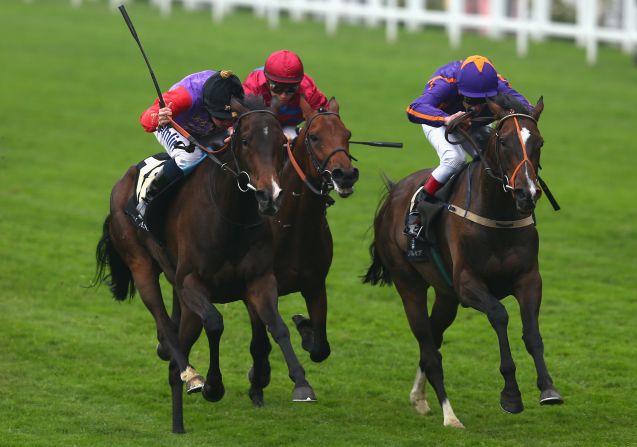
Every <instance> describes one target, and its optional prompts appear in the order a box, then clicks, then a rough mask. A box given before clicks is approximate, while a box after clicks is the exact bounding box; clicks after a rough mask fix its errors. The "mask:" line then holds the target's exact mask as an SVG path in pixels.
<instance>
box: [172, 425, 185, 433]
mask: <svg viewBox="0 0 637 447" xmlns="http://www.w3.org/2000/svg"><path fill="white" fill-rule="evenodd" d="M173 433H175V434H176V435H183V434H184V433H186V429H185V428H184V427H173Z"/></svg>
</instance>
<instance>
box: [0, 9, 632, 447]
mask: <svg viewBox="0 0 637 447" xmlns="http://www.w3.org/2000/svg"><path fill="white" fill-rule="evenodd" d="M69 3H70V2H68V1H62V0H60V1H57V2H53V1H37V0H33V1H32V2H30V3H27V2H23V1H18V0H7V1H4V2H3V3H2V8H1V12H0V42H2V43H1V44H0V57H1V58H2V69H0V85H1V86H2V90H3V95H2V100H1V102H0V104H2V114H1V119H0V445H2V446H5V445H6V446H31V445H33V446H58V445H59V446H62V445H63V446H65V447H68V446H96V445H99V446H104V445H117V446H126V445H128V446H144V445H148V446H156V445H177V446H179V445H188V446H193V445H202V444H212V443H214V444H215V445H224V446H230V445H232V446H234V445H240V446H243V445H254V446H266V445H267V446H269V445H271V446H279V445H325V446H333V445H347V446H352V445H357V446H358V445H360V446H368V445H387V446H394V445H395V446H411V445H413V446H416V445H418V446H420V445H428V446H436V445H471V446H473V445H489V446H499V445H508V446H523V445H534V446H536V445H540V446H549V445H574V446H575V445H577V446H580V445H595V446H597V445H635V444H636V443H637V436H636V435H635V430H634V428H633V427H634V425H633V424H634V415H635V410H636V405H635V397H634V396H635V394H636V392H637V383H636V377H637V364H636V362H635V358H636V354H637V349H635V344H634V340H635V336H636V335H637V334H636V332H637V330H636V329H635V328H636V327H637V295H636V293H635V288H634V281H635V280H634V278H635V276H636V274H637V269H636V263H635V259H634V256H635V254H636V253H637V231H636V228H637V226H636V225H635V221H636V220H637V211H636V208H635V206H634V199H633V196H634V191H635V177H634V170H635V165H636V164H635V161H634V129H635V122H636V119H637V113H636V112H635V104H637V89H636V88H635V85H637V70H636V68H635V67H634V66H633V64H632V61H631V59H630V58H629V57H627V56H626V55H623V54H621V53H620V52H619V51H618V50H616V49H613V48H602V49H601V50H600V54H599V63H598V64H597V65H596V66H594V67H589V66H587V65H586V63H585V56H584V51H583V49H581V48H577V47H575V46H574V45H573V44H572V43H570V42H559V41H553V42H544V43H537V44H533V45H531V48H530V54H529V56H528V57H527V58H525V59H518V58H516V57H515V56H514V54H515V42H514V41H513V40H510V39H504V40H501V41H490V40H486V39H484V38H482V37H479V36H466V37H465V38H464V40H463V44H462V47H461V48H460V49H458V50H450V49H449V47H448V44H447V39H446V36H445V34H444V33H443V32H442V31H440V30H436V29H428V30H425V31H423V32H421V33H413V34H412V33H406V32H403V33H401V35H400V37H399V41H398V43H396V44H389V43H387V42H385V40H384V32H383V31H382V30H381V29H368V28H359V27H355V26H348V25H343V26H341V27H340V28H339V31H338V33H337V35H336V36H335V37H328V36H326V35H325V33H324V29H323V25H321V24H320V23H318V22H304V23H294V22H290V21H287V20H284V21H283V22H282V26H281V28H279V29H278V30H274V31H272V30H269V29H268V27H267V24H266V23H265V22H264V21H262V20H259V19H255V18H253V16H252V15H251V14H249V13H238V14H234V15H231V16H228V17H227V19H226V20H225V21H224V23H223V24H213V23H212V22H211V20H210V12H209V11H198V12H186V11H183V10H182V9H181V8H179V7H178V8H175V10H174V12H173V14H172V15H171V16H170V17H167V18H164V17H161V16H160V15H159V12H158V10H157V9H155V8H151V7H149V6H148V5H147V4H146V3H142V2H131V4H130V5H129V6H128V9H129V12H130V14H131V16H132V18H133V20H134V23H135V25H136V27H137V31H138V33H139V34H140V37H141V39H142V42H143V44H144V46H145V49H146V51H147V53H148V55H149V57H150V60H151V62H152V64H153V68H154V69H155V72H156V74H157V77H158V80H159V82H160V85H161V86H162V87H163V88H164V89H167V88H168V87H169V86H170V85H171V84H172V83H173V82H175V81H177V80H178V79H180V78H181V77H182V76H184V75H185V74H187V73H190V72H194V71H198V70H202V69H206V68H217V69H219V68H231V69H233V70H235V71H236V72H237V73H238V74H239V76H240V77H242V78H243V77H245V76H246V75H247V73H248V72H249V71H250V70H251V69H252V68H254V67H256V66H259V65H261V64H262V63H263V61H264V59H265V57H266V56H267V54H268V53H269V52H271V51H273V50H275V49H279V48H285V47H289V48H291V49H293V50H296V51H298V52H299V53H300V54H301V55H302V57H303V61H304V64H305V66H306V69H307V71H308V72H309V73H310V74H311V75H312V76H313V77H314V78H315V80H316V81H317V82H318V84H319V86H320V87H321V88H322V89H323V90H324V91H325V92H326V93H327V94H328V95H334V96H336V97H337V98H338V100H339V102H340V104H341V114H342V116H343V120H344V121H345V122H346V124H347V125H348V127H349V128H350V129H351V130H352V132H353V134H354V137H355V138H356V139H383V140H397V141H403V142H404V143H405V149H404V150H402V151H400V152H399V151H395V150H389V149H387V150H381V149H372V148H364V147H355V148H354V147H353V148H352V149H353V153H354V155H355V156H356V157H357V158H358V159H359V160H360V161H359V163H358V167H359V168H360V170H361V173H362V178H361V180H360V182H359V184H358V186H357V191H356V194H354V195H353V196H352V197H351V198H349V199H347V200H338V201H337V204H336V206H334V207H333V208H331V209H330V210H329V218H330V225H331V228H332V231H333V233H334V238H335V257H334V263H333V267H332V271H331V273H330V276H329V280H328V293H329V299H330V314H329V328H328V330H329V336H330V340H331V343H332V348H333V354H332V356H331V357H330V358H329V359H328V360H327V361H326V362H324V363H323V364H312V363H311V362H310V360H309V357H308V356H307V354H306V353H305V352H302V351H300V347H299V349H298V353H299V355H300V358H301V360H302V362H303V364H304V366H305V368H306V371H307V374H308V379H309V380H310V382H311V383H312V385H313V386H314V388H315V390H316V392H317V395H318V398H319V402H318V403H316V404H313V405H293V404H292V403H291V402H290V396H291V389H292V384H291V382H290V381H289V379H288V378H287V371H286V368H285V366H284V363H283V360H282V356H281V354H280V352H279V351H278V349H276V348H275V349H274V351H273V354H272V367H273V373H272V382H271V385H270V386H269V387H268V388H267V389H266V407H265V408H263V409H260V410H255V409H253V408H252V407H251V404H250V401H249V399H248V398H247V396H246V391H247V380H246V372H247V370H248V368H249V366H250V356H249V351H248V344H249V324H248V318H247V315H246V313H245V310H244V308H243V305H242V304H239V303H235V304H230V305H225V306H220V310H221V312H222V313H223V314H224V318H225V323H226V331H225V333H224V336H223V339H222V346H221V366H222V371H223V373H224V379H225V383H226V389H227V393H226V396H225V398H224V399H223V401H221V402H219V403H217V404H210V403H208V402H205V401H204V400H203V399H202V398H201V397H200V396H188V397H186V398H185V421H186V429H187V430H188V434H186V435H185V436H176V435H172V434H171V433H170V405H169V400H170V397H169V389H168V386H167V368H166V364H165V363H163V362H161V361H159V360H158V359H157V357H156V356H155V354H154V348H155V344H156V340H155V329H154V324H153V321H152V318H151V317H150V314H149V313H148V312H147V311H146V309H145V308H144V306H143V305H142V303H141V302H140V300H139V298H138V297H137V298H135V299H134V300H133V301H132V302H130V303H122V304H116V303H114V302H113V301H112V300H111V298H110V295H109V293H108V290H107V289H106V288H100V289H97V290H95V289H86V288H83V287H82V286H83V285H86V284H88V283H89V282H90V280H91V278H92V274H93V271H94V259H93V254H94V249H95V245H96V243H97V240H98V238H99V236H100V231H101V224H102V222H103V219H104V217H105V215H106V213H107V210H108V198H109V194H110V189H111V187H112V185H113V184H114V183H115V181H116V180H117V179H118V178H119V176H121V175H122V174H123V173H124V171H125V169H126V168H127V167H128V166H129V165H131V164H133V163H135V162H137V161H138V160H140V159H142V158H143V157H144V156H146V155H147V154H149V153H153V152H156V151H158V150H159V147H158V146H157V144H156V143H155V141H154V139H153V137H152V136H150V135H148V134H145V133H144V132H143V131H142V130H141V127H140V126H139V124H138V122H137V120H138V116H139V114H140V113H141V111H142V110H143V109H144V108H145V107H146V106H147V105H148V104H149V103H150V102H151V101H152V100H153V98H154V90H153V87H152V83H151V81H150V78H149V76H148V74H147V72H146V68H145V66H144V63H143V60H142V59H141V56H140V54H139V50H138V49H137V47H136V45H135V43H134V41H133V40H132V38H131V36H130V34H129V32H128V30H127V29H126V26H125V25H124V23H123V21H122V19H121V17H120V16H119V14H118V13H117V12H116V11H113V10H110V9H108V7H107V6H106V2H92V1H85V2H84V5H83V6H82V7H81V8H77V9H74V8H71V7H70V6H69ZM478 52H479V53H485V54H487V55H489V56H490V57H491V58H492V59H493V60H494V62H495V63H496V66H497V67H498V68H499V70H500V71H501V72H502V73H503V74H504V75H506V76H507V77H508V78H509V79H510V80H511V82H512V83H513V85H514V87H516V88H517V89H518V90H520V91H521V92H523V93H524V94H526V95H527V96H528V97H529V98H530V99H531V100H533V101H534V100H536V99H537V98H538V97H539V96H540V95H544V99H545V104H546V107H545V112H544V114H543V116H542V120H541V122H540V124H541V126H540V127H541V130H542V133H543V136H544V138H545V140H546V145H545V149H543V151H544V152H543V158H542V164H543V167H544V170H543V177H544V178H545V180H546V181H547V182H548V183H549V185H550V187H551V189H552V190H553V192H554V193H555V195H556V196H557V199H558V200H559V201H560V204H561V205H562V207H563V210H562V211H560V212H559V213H554V212H553V211H552V210H551V209H550V206H549V204H548V202H547V201H543V202H542V203H541V204H540V206H539V209H538V212H537V215H538V219H539V226H538V227H539V231H540V235H541V241H542V242H541V259H540V261H541V271H542V274H543V278H544V303H543V306H542V312H541V325H542V333H543V338H544V342H545V347H546V360H547V363H548V366H549V369H550V371H551V374H552V375H553V378H554V379H555V382H556V385H557V387H558V389H559V390H560V391H561V393H562V394H563V395H564V397H565V399H566V403H565V405H563V406H560V407H549V408H545V407H540V406H539V405H538V404H537V399H538V391H537V390H536V388H535V385H534V383H535V372H534V367H533V364H532V361H531V359H530V357H529V356H528V355H527V354H526V352H525V350H524V347H523V344H522V341H521V339H520V338H521V337H520V335H521V324H520V321H519V316H518V315H519V313H518V308H517V304H516V303H515V302H514V300H513V299H510V298H509V299H507V300H505V304H506V307H507V309H508V310H509V313H510V315H511V320H510V325H509V334H510V338H511V343H512V350H513V355H514V358H515V360H516V362H517V367H518V381H519V383H520V387H521V390H522V393H523V397H524V399H525V404H526V410H525V411H524V412H523V413H522V414H520V415H516V416H512V415H507V414H504V413H503V412H502V411H501V410H500V409H499V404H498V397H499V391H500V388H501V387H502V378H501V376H500V374H499V372H498V361H499V356H498V352H497V343H496V337H495V334H494V333H493V331H492V330H491V328H490V326H489V324H488V322H487V320H486V318H485V317H484V316H483V315H481V314H479V313H478V312H476V311H474V310H471V309H461V310H460V312H459V315H458V318H457V321H456V322H455V324H454V325H453V326H452V327H451V328H450V329H449V330H448V331H447V333H446V338H445V344H444V346H443V350H442V352H443V355H444V356H445V372H446V383H447V390H448V393H449V396H450V399H451V402H452V404H453V405H454V409H455V411H456V414H457V415H458V417H459V418H460V419H461V420H462V421H463V423H464V424H465V425H466V427H467V429H466V430H464V431H458V430H453V429H446V428H444V427H442V414H441V411H440V409H439V408H438V406H437V404H436V402H435V398H434V396H433V395H432V394H431V393H430V403H431V404H432V407H433V408H434V414H433V416H430V417H422V416H420V415H418V414H417V413H416V412H415V411H414V410H412V409H411V407H410V405H409V401H408V395H409V390H410V387H411V384H412V380H413V375H414V372H415V369H416V365H417V363H418V358H417V348H416V342H415V339H414V338H413V337H412V335H411V333H410V332H409V329H408V326H407V321H406V318H405V316H404V312H403V310H402V305H401V303H400V300H399V298H398V295H397V294H396V292H395V291H394V290H393V289H391V288H372V287H368V286H363V285H361V284H360V283H359V279H358V276H359V275H360V274H362V273H363V272H364V271H365V269H366V267H367V265H368V262H369V260H368V257H367V246H368V244H369V241H370V237H371V233H370V232H369V226H370V224H371V221H372V216H373V213H374V210H375V208H376V204H377V202H378V199H379V197H380V194H381V192H382V182H381V173H383V172H384V173H386V174H388V175H389V176H390V177H391V178H393V179H397V178H400V177H402V176H404V175H406V174H408V173H409V172H411V171H413V170H414V169H416V168H417V167H421V166H422V167H424V166H431V165H433V164H434V163H435V162H436V158H435V154H434V152H433V150H431V148H429V147H428V145H427V143H426V142H425V140H424V138H423V136H422V132H421V130H420V129H419V128H418V126H414V125H412V124H410V123H409V122H407V120H406V119H405V116H404V112H403V111H404V108H405V107H406V105H407V104H409V103H410V102H411V100H412V99H413V98H415V97H416V96H418V94H419V92H420V91H421V90H422V88H423V85H424V82H425V81H426V79H427V77H428V76H429V75H430V74H431V73H432V72H433V71H434V70H435V69H436V68H437V67H438V66H439V65H441V64H443V63H445V62H447V61H449V60H451V59H452V58H456V57H462V56H463V55H466V54H470V53H478ZM166 291H168V288H166ZM280 308H281V312H282V314H283V315H284V318H285V319H286V321H288V322H289V317H290V316H291V315H292V314H293V313H296V312H299V311H302V310H304V309H303V308H304V305H303V303H302V300H301V299H300V298H299V297H298V296H290V297H287V298H285V299H283V300H282V301H281V304H280ZM293 343H294V346H295V347H297V346H299V345H300V343H299V339H298V336H297V335H296V334H295V333H294V334H293ZM191 359H192V362H193V364H194V365H195V366H197V367H198V368H199V369H200V370H201V371H205V366H206V364H207V348H206V346H205V343H202V342H199V343H197V345H196V346H195V348H194V351H193V355H192V357H191Z"/></svg>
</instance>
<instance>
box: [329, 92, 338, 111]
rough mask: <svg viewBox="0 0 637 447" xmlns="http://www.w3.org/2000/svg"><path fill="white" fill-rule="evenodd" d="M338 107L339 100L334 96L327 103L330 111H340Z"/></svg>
mask: <svg viewBox="0 0 637 447" xmlns="http://www.w3.org/2000/svg"><path fill="white" fill-rule="evenodd" d="M338 109H339V105H338V102H336V98H335V97H333V96H332V97H331V98H330V101H329V102H328V103H327V110H329V111H330V112H334V113H338Z"/></svg>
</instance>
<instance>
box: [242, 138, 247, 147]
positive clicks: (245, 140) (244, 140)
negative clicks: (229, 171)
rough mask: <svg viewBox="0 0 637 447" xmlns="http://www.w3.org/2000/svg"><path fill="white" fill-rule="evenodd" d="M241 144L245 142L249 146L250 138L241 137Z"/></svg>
mask: <svg viewBox="0 0 637 447" xmlns="http://www.w3.org/2000/svg"><path fill="white" fill-rule="evenodd" d="M241 144H243V145H244V146H247V145H248V140H247V139H246V138H241Z"/></svg>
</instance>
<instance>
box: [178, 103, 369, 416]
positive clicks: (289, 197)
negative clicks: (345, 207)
mask: <svg viewBox="0 0 637 447" xmlns="http://www.w3.org/2000/svg"><path fill="white" fill-rule="evenodd" d="M301 108H302V110H303V115H304V118H305V121H306V124H305V126H304V128H303V129H302V130H301V132H300V134H299V136H298V138H297V143H296V144H295V145H294V149H288V156H289V162H288V163H286V165H285V167H284V168H283V171H282V172H281V177H280V178H281V187H282V188H283V190H284V191H286V197H285V200H284V202H283V204H282V206H281V208H280V209H279V212H278V213H277V214H276V216H273V217H271V218H270V219H269V220H270V226H271V229H272V233H273V236H274V246H275V258H274V271H275V275H276V279H277V283H278V287H279V289H278V290H279V296H283V295H287V294H290V293H293V292H299V291H300V292H301V294H302V295H303V297H304V298H305V300H306V306H307V310H308V313H309V317H310V318H309V319H308V318H304V317H302V316H300V315H296V316H295V317H294V320H295V322H296V324H297V328H298V330H299V332H300V333H301V336H302V338H303V347H304V348H305V349H306V350H307V351H309V352H310V357H311V359H312V360H313V361H315V362H320V361H322V360H324V359H325V358H327V357H328V356H329V354H330V345H329V343H328V341H327V332H326V321H327V295H326V290H325V279H326V277H327V274H328V271H329V268H330V265H331V262H332V234H331V232H330V229H329V226H328V223H327V207H328V205H329V204H331V201H332V199H331V198H330V197H329V196H328V193H329V192H330V191H331V189H332V188H333V189H335V190H336V192H337V193H338V194H339V196H341V197H348V196H350V195H351V194H352V193H353V186H354V183H355V182H356V181H357V180H358V170H357V169H356V168H354V167H353V166H352V163H351V156H350V155H349V138H350V136H351V133H350V131H349V130H347V128H346V127H345V125H344V124H343V122H342V121H341V119H340V116H339V115H338V112H339V105H338V102H337V101H336V100H335V99H334V98H332V99H331V100H330V101H329V104H328V107H327V110H322V111H318V112H317V111H315V110H313V109H312V108H311V107H310V105H309V104H308V103H307V102H306V101H305V100H303V99H302V100H301ZM288 148H289V146H288ZM248 312H249V315H250V321H251V325H252V341H251V344H250V352H251V354H252V357H253V365H252V367H251V369H250V371H249V373H248V377H249V380H250V390H249V393H248V394H249V396H250V398H251V400H252V402H253V404H254V405H255V406H262V405H263V404H264V400H263V389H264V388H265V387H266V386H267V385H268V384H269V382H270V363H269V359H268V357H269V353H270V351H271V346H270V341H269V339H268V335H267V332H266V327H265V326H264V324H263V320H262V319H260V318H258V315H256V314H255V313H254V312H253V311H252V309H251V308H250V307H248ZM197 321H198V320H197V318H196V316H193V315H190V317H189V316H187V315H182V316H181V322H180V330H182V329H183V330H184V331H187V332H191V331H195V330H196V329H197V327H200V325H199V326H197ZM193 343H194V340H193ZM212 358H213V353H212V352H211V361H212ZM301 400H306V399H301Z"/></svg>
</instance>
